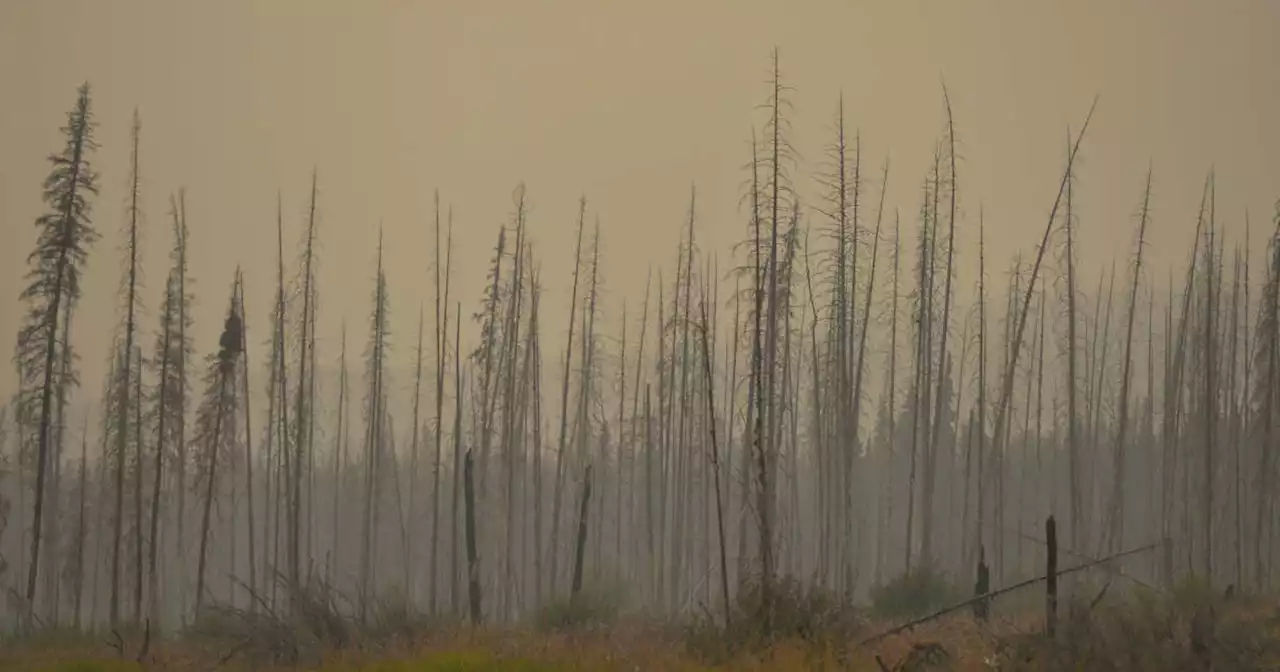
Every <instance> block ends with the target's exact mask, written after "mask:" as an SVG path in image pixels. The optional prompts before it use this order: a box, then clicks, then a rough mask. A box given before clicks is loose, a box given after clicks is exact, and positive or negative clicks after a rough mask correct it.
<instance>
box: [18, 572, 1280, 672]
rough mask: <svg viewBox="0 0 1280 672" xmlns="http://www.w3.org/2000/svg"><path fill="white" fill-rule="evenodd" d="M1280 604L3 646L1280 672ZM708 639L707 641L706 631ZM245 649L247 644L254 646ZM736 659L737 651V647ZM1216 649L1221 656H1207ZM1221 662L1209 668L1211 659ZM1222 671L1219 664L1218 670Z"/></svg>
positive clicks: (333, 658) (88, 651)
mask: <svg viewBox="0 0 1280 672" xmlns="http://www.w3.org/2000/svg"><path fill="white" fill-rule="evenodd" d="M1277 604H1280V602H1277V601H1276V600H1271V599H1268V600H1260V599H1250V600H1244V599H1235V600H1225V599H1223V598H1221V597H1220V596H1216V597H1215V596H1213V595H1211V594H1209V595H1205V594H1198V593H1196V592H1195V590H1193V589H1183V590H1180V591H1178V592H1175V593H1174V595H1173V596H1159V595H1155V594H1143V593H1128V594H1125V595H1108V597H1107V599H1106V600H1105V601H1103V602H1102V603H1100V604H1097V605H1093V607H1092V608H1091V607H1090V606H1089V605H1088V604H1087V603H1079V604H1076V605H1073V606H1071V607H1065V606H1064V608H1063V614H1062V620H1061V624H1060V629H1059V632H1058V635H1057V636H1056V637H1055V638H1052V639H1050V638H1047V637H1045V636H1043V634H1042V633H1041V630H1042V626H1043V624H1042V618H1041V616H1042V615H1041V614H1040V613H1037V612H1036V611H1019V612H1018V613H1015V614H1010V613H1008V612H1005V613H1004V614H1003V615H996V616H993V617H992V619H991V621H990V622H988V623H986V624H979V623H977V622H975V621H973V620H972V619H971V617H970V616H969V615H968V614H967V613H966V614H956V615H954V616H951V617H947V618H942V619H938V620H936V621H933V622H930V623H928V624H926V625H923V626H921V627H920V628H918V629H915V630H912V631H909V632H906V633H902V634H900V635H894V636H891V637H886V638H883V639H880V640H877V641H875V642H874V643H873V644H870V645H868V646H866V647H863V648H857V647H856V646H855V645H854V642H857V641H860V640H862V639H863V638H865V637H867V636H870V635H873V634H875V633H877V632H882V631H884V630H887V629H888V628H889V627H891V625H892V623H887V622H866V621H864V622H861V623H859V624H858V625H857V627H856V632H845V631H842V632H841V633H840V635H839V636H830V635H828V634H824V635H823V636H819V637H790V638H787V639H783V640H781V641H775V642H773V643H771V644H769V645H767V646H741V647H738V648H737V650H734V651H732V652H729V653H728V654H727V655H724V656H720V657H709V656H706V655H705V654H702V653H700V652H699V649H698V647H697V646H695V645H694V643H692V642H691V635H690V632H691V629H690V628H684V629H676V628H672V627H670V626H666V627H663V626H657V625H653V624H646V623H641V622H636V621H622V622H615V623H613V624H612V625H610V626H608V627H592V628H586V629H580V630H560V631H547V630H545V629H541V628H537V627H522V628H512V629H496V628H490V629H483V630H475V629H470V628H466V627H461V626H450V625H443V624H437V625H435V626H434V627H431V628H430V630H429V631H422V630H419V631H418V632H416V633H415V634H406V633H404V632H400V633H397V634H395V635H393V636H388V637H386V638H384V639H381V640H378V641H372V640H371V639H369V638H368V637H367V636H363V635H361V636H359V637H358V640H357V641H354V642H351V643H349V644H348V645H347V646H344V647H335V646H330V645H322V644H316V645H315V646H317V647H319V648H317V649H316V650H314V651H313V652H311V653H310V654H309V655H305V656H300V657H298V659H297V660H296V661H294V660H289V661H279V660H274V661H273V660H267V659H264V658H262V657H260V656H255V655H253V652H252V647H250V646H248V645H239V644H238V643H237V641H236V640H235V639H234V638H228V637H221V638H218V637H210V636H208V635H207V633H206V634H204V635H200V634H189V635H186V636H184V637H181V638H178V639H169V640H163V641H155V642H153V643H152V644H151V645H150V647H149V652H148V654H147V656H146V657H145V659H144V660H143V661H141V662H138V661H136V660H135V659H136V658H137V655H138V652H139V649H140V648H141V646H142V639H143V638H142V636H141V634H140V633H133V634H129V635H127V636H124V637H122V638H120V639H119V640H116V639H115V638H111V637H103V636H101V635H97V636H85V635H77V634H72V633H45V634H42V635H39V636H35V637H30V638H26V639H23V640H20V641H11V642H6V643H5V644H4V645H3V646H0V670H15V671H17V672H28V671H30V672H73V671H77V672H134V671H136V672H152V671H160V670H164V671H168V670H197V671H201V672H214V671H215V670H227V671H238V670H254V671H261V672H284V671H286V670H289V671H295V670H297V671H301V670H314V671H316V672H361V671H363V672H433V671H440V672H500V671H511V672H544V671H546V672H550V671H553V670H582V671H595V670H600V671H615V670H616V671H618V672H632V671H637V670H660V671H663V672H668V671H669V672H685V671H688V672H693V671H705V670H748V671H752V670H754V671H760V672H766V671H783V670H850V671H852V672H863V671H865V672H886V671H889V672H929V671H934V672H940V671H942V670H947V671H953V672H978V671H990V670H1049V671H1056V670H1064V671H1065V670H1082V669H1083V670H1091V671H1093V670H1097V671H1099V672H1106V671H1108V670H1115V671H1117V672H1119V671H1120V670H1125V671H1129V670H1137V671H1144V670H1151V671H1152V672H1157V671H1158V672H1177V671H1179V670H1203V669H1214V670H1232V671H1240V672H1249V671H1251V670H1277V669H1280V609H1277V606H1276V605H1277ZM702 636H705V633H703V635H702ZM244 641H245V640H243V639H242V640H240V642H244ZM727 648H732V647H727ZM1206 651H1207V653H1205V652H1206ZM1206 656H1207V658H1206ZM1208 665H1211V666H1212V667H1211V668H1210V667H1208Z"/></svg>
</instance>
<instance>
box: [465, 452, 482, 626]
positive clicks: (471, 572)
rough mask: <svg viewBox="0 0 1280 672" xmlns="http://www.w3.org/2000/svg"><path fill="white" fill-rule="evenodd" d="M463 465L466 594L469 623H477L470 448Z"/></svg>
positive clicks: (477, 565) (477, 581)
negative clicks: (469, 609)
mask: <svg viewBox="0 0 1280 672" xmlns="http://www.w3.org/2000/svg"><path fill="white" fill-rule="evenodd" d="M465 460H466V462H465V465H464V467H463V477H462V478H463V488H464V492H465V497H466V505H467V514H466V515H467V523H466V529H467V577H468V578H467V595H468V596H469V598H470V599H469V604H470V605H471V624H472V625H479V624H480V619H481V614H480V557H479V555H477V553H476V496H475V476H474V475H473V474H472V471H473V470H472V465H471V449H467V454H466V458H465Z"/></svg>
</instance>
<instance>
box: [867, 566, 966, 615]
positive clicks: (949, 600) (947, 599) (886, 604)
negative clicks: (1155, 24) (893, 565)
mask: <svg viewBox="0 0 1280 672" xmlns="http://www.w3.org/2000/svg"><path fill="white" fill-rule="evenodd" d="M962 599H963V597H962V593H961V591H960V590H958V589H957V588H956V587H955V586H954V585H953V584H952V583H951V582H950V581H949V580H948V579H947V577H946V576H945V575H943V574H941V573H939V572H937V571H936V570H932V569H928V568H920V569H916V570H913V571H911V572H907V573H905V574H901V575H899V576H897V577H895V578H893V579H891V580H890V581H889V582H888V583H885V584H882V585H878V586H873V587H872V588H871V610H872V613H874V614H875V615H876V616H878V617H881V618H888V619H902V618H914V617H917V616H924V615H926V614H929V613H932V612H934V611H937V610H938V609H942V608H944V607H947V606H950V605H952V604H955V603H957V602H959V601H960V600H962Z"/></svg>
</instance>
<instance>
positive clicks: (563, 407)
mask: <svg viewBox="0 0 1280 672" xmlns="http://www.w3.org/2000/svg"><path fill="white" fill-rule="evenodd" d="M586 214H587V199H586V197H585V196H584V197H582V198H580V199H579V200H578V242H577V245H576V246H575V248H574V253H573V291H572V294H571V295H570V299H569V336H568V339H567V340H566V341H565V347H564V375H563V377H562V378H561V381H560V440H559V447H558V448H557V449H556V475H555V479H556V482H555V490H554V492H552V493H551V498H552V500H551V568H550V573H549V574H548V576H547V585H548V586H549V587H550V591H551V593H552V594H554V593H555V592H556V579H557V576H558V573H557V572H556V565H557V562H556V560H557V558H558V557H559V555H560V544H559V541H560V497H561V493H562V492H563V487H564V452H565V440H566V438H567V437H568V428H569V425H568V423H569V372H570V370H571V368H570V365H571V363H572V361H573V328H574V325H575V324H576V323H577V320H576V319H575V317H576V311H577V306H578V275H579V271H580V269H581V267H582V230H583V225H584V224H585V221H586Z"/></svg>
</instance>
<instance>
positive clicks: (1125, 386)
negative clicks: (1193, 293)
mask: <svg viewBox="0 0 1280 672" xmlns="http://www.w3.org/2000/svg"><path fill="white" fill-rule="evenodd" d="M1150 203H1151V171H1150V170H1148V171H1147V187H1146V189H1145V190H1144V192H1143V196H1142V211H1141V212H1142V214H1141V215H1140V217H1141V220H1140V221H1139V223H1138V249H1137V251H1136V252H1135V257H1134V263H1133V283H1132V284H1131V285H1130V288H1129V315H1128V323H1127V326H1126V327H1125V337H1124V363H1123V364H1122V366H1123V371H1122V373H1121V374H1120V414H1119V417H1118V419H1117V429H1116V447H1115V452H1114V456H1115V463H1114V466H1113V467H1112V482H1111V506H1109V507H1108V511H1107V515H1108V516H1110V518H1111V525H1110V526H1109V534H1108V537H1110V543H1108V544H1107V545H1106V548H1107V550H1108V552H1112V553H1114V552H1116V551H1118V550H1120V549H1122V548H1124V547H1125V546H1124V515H1125V514H1124V508H1125V507H1124V493H1125V467H1126V462H1125V458H1126V452H1127V448H1128V446H1127V444H1126V440H1127V438H1126V434H1127V433H1128V429H1129V385H1130V381H1131V378H1132V376H1131V370H1132V367H1133V320H1134V315H1135V314H1136V313H1137V310H1138V283H1139V282H1141V280H1142V248H1143V247H1144V246H1145V245H1146V234H1147V221H1148V217H1149V213H1150V208H1149V206H1150Z"/></svg>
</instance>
